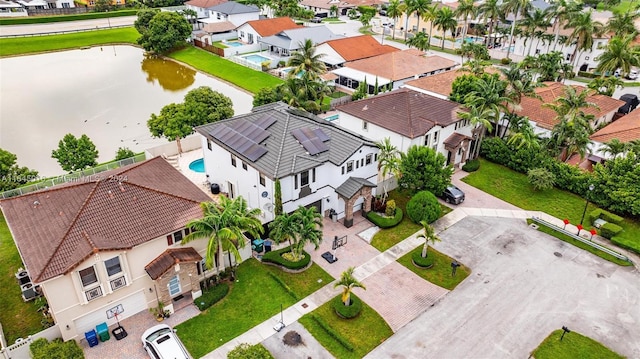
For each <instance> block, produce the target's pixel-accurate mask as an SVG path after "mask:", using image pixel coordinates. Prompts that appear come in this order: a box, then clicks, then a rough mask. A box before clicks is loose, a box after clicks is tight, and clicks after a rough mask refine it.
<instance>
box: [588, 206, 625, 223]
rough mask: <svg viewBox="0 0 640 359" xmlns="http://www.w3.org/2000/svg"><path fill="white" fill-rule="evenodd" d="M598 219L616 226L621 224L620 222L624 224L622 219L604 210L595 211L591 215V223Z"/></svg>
mask: <svg viewBox="0 0 640 359" xmlns="http://www.w3.org/2000/svg"><path fill="white" fill-rule="evenodd" d="M598 218H602V219H603V220H605V221H607V222H610V223H615V224H620V222H622V217H620V216H618V215H615V214H613V213H611V212H607V211H605V210H604V209H602V208H597V209H594V210H593V211H591V212H590V213H589V219H590V220H591V223H593V222H594V221H595V220H596V219H598Z"/></svg>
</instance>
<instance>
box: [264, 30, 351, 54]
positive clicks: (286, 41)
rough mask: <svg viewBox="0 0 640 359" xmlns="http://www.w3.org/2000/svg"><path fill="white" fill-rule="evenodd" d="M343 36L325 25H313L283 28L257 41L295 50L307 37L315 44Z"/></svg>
mask: <svg viewBox="0 0 640 359" xmlns="http://www.w3.org/2000/svg"><path fill="white" fill-rule="evenodd" d="M343 37H344V36H342V35H336V34H334V33H333V32H332V31H331V30H329V28H328V27H326V26H314V27H300V28H296V29H289V30H283V31H281V32H279V33H277V34H275V35H273V36H268V37H263V38H262V39H260V40H259V42H262V43H266V44H269V45H273V46H277V47H281V48H283V49H289V50H297V49H299V48H300V44H301V43H304V42H305V41H306V40H307V39H309V40H311V42H313V44H314V45H317V44H320V43H323V42H325V41H328V40H331V39H337V38H343Z"/></svg>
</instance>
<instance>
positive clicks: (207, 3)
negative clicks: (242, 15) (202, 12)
mask: <svg viewBox="0 0 640 359" xmlns="http://www.w3.org/2000/svg"><path fill="white" fill-rule="evenodd" d="M225 2H227V0H190V1H187V2H185V3H184V4H185V5H191V6H195V7H199V8H203V9H206V8H210V7H212V6H216V5H220V4H222V3H225Z"/></svg>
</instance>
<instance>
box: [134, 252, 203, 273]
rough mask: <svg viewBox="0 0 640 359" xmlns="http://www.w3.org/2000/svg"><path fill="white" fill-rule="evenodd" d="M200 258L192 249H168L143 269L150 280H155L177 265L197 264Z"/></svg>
mask: <svg viewBox="0 0 640 359" xmlns="http://www.w3.org/2000/svg"><path fill="white" fill-rule="evenodd" d="M201 260H202V256H201V255H200V254H198V252H197V251H196V250H195V249H193V247H184V248H169V249H167V250H166V251H164V252H162V254H161V255H159V256H158V257H156V258H155V259H154V260H152V261H151V263H149V264H147V265H146V266H145V267H144V270H145V271H146V272H147V274H148V275H149V277H151V279H153V280H156V279H158V278H159V277H160V276H161V275H163V274H164V273H165V272H166V271H168V270H169V269H171V268H172V267H173V266H174V265H176V264H178V263H187V262H192V263H193V262H199V261H201Z"/></svg>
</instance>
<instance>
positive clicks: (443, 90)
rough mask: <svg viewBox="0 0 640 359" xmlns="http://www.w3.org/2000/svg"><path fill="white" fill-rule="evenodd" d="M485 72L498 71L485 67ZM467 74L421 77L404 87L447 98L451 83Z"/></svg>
mask: <svg viewBox="0 0 640 359" xmlns="http://www.w3.org/2000/svg"><path fill="white" fill-rule="evenodd" d="M485 72H487V73H490V74H492V73H498V72H500V71H498V69H496V68H494V67H487V68H486V69H485ZM468 74H470V72H468V71H467V70H463V69H458V70H455V71H446V72H442V73H439V74H435V75H431V76H425V77H421V78H419V79H417V80H411V81H407V82H405V85H407V86H413V87H415V88H419V89H422V90H425V91H430V92H433V93H437V94H440V95H443V96H447V97H449V95H450V94H451V89H452V85H453V81H454V80H455V79H456V78H458V77H459V76H462V75H468Z"/></svg>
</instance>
